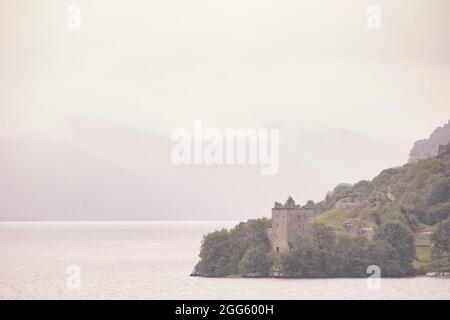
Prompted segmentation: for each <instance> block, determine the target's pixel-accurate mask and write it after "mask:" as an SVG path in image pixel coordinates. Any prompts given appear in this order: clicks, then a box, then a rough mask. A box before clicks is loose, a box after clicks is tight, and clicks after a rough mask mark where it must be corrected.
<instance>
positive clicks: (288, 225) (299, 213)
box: [269, 208, 314, 253]
mask: <svg viewBox="0 0 450 320" xmlns="http://www.w3.org/2000/svg"><path fill="white" fill-rule="evenodd" d="M313 215H314V210H313V209H305V208H295V209H291V208H283V209H281V208H274V209H272V228H271V230H270V234H269V238H270V242H271V246H272V250H273V251H277V252H281V253H287V252H288V251H289V248H293V247H294V246H296V245H297V244H298V243H299V242H300V241H302V240H305V239H308V238H311V237H312V230H313Z"/></svg>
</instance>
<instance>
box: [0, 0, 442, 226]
mask: <svg viewBox="0 0 450 320" xmlns="http://www.w3.org/2000/svg"><path fill="white" fill-rule="evenodd" d="M70 4H77V5H79V7H80V9H81V29H80V30H69V29H67V28H66V19H67V15H66V9H67V6H68V5H70ZM369 4H378V5H379V6H380V7H381V10H382V11H381V14H382V15H381V19H382V20H381V30H376V31H375V30H369V29H367V27H366V18H367V16H366V8H367V6H368V5H369ZM449 12H450V2H449V1H447V0H431V1H423V0H397V1H387V0H386V1H362V0H351V1H332V0H329V1H318V0H308V1H299V0H277V1H275V0H272V1H268V0H239V1H238V0H228V1H215V0H192V1H182V0H168V1H149V0H131V1H124V0H96V1H89V0H85V1H81V0H72V1H61V0H43V1H31V0H28V1H27V0H0V153H1V158H2V159H0V171H1V175H2V182H0V191H1V192H2V193H3V194H2V195H1V196H0V200H1V201H2V204H1V206H2V207H0V219H7V220H11V219H16V218H17V219H32V218H36V219H55V220H58V219H77V218H80V219H109V218H110V219H122V218H127V219H147V218H148V219H165V218H167V219H173V218H177V219H190V218H195V219H209V218H210V219H236V218H238V219H243V218H247V217H250V216H261V215H268V214H269V213H270V206H271V205H272V203H273V201H275V200H277V201H283V200H285V198H286V197H287V195H288V194H292V195H293V196H294V197H295V198H297V199H298V200H299V201H301V202H304V201H306V200H308V199H314V200H316V201H318V200H320V199H322V198H323V196H324V194H325V192H326V191H328V190H330V189H332V188H333V187H334V186H335V185H336V184H337V183H340V182H357V181H358V180H361V179H369V178H371V177H373V176H374V175H376V174H377V173H378V172H379V171H380V170H382V169H383V168H386V167H389V166H395V165H401V164H402V163H404V162H406V160H407V156H408V152H409V150H410V149H411V147H412V144H413V143H414V141H416V140H418V139H421V138H425V137H428V136H429V134H430V133H431V132H432V131H433V130H434V128H436V127H437V126H440V125H443V124H444V123H446V122H447V121H448V119H449V115H450V105H449V101H450V59H449V57H450V35H449V30H450V20H449V19H448V13H449ZM194 120H201V121H203V123H204V124H205V125H206V126H210V127H215V128H221V129H224V128H236V127H243V128H279V129H280V131H281V137H282V140H281V144H282V156H283V157H284V158H283V159H284V160H283V159H282V161H281V168H280V169H281V170H280V175H279V176H277V177H270V178H266V179H265V180H264V179H263V178H262V177H260V176H258V175H257V169H256V168H247V167H242V168H241V167H232V168H178V167H177V168H173V165H172V164H171V163H170V161H169V154H170V133H171V132H172V131H173V130H174V129H177V128H179V127H187V128H191V127H192V123H193V121H194ZM119 199H120V200H119ZM117 201H119V202H117ZM236 208H239V209H236ZM65 211H67V212H69V213H67V214H66V213H64V212H65Z"/></svg>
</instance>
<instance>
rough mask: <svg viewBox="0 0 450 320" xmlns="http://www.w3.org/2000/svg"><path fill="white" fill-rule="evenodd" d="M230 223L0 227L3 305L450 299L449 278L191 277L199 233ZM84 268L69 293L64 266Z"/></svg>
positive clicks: (21, 224) (11, 224)
mask: <svg viewBox="0 0 450 320" xmlns="http://www.w3.org/2000/svg"><path fill="white" fill-rule="evenodd" d="M233 225H235V222H217V221H216V222H7V223H0V298H1V299H335V298H337V299H450V279H440V278H427V277H417V278H407V279H382V282H381V289H379V290H369V289H368V288H367V284H366V279H295V280H294V279H215V278H196V277H189V274H190V272H191V271H192V269H193V266H194V265H195V263H196V262H197V260H198V252H199V247H200V241H201V239H202V235H203V234H204V233H206V232H208V231H212V230H214V229H217V228H222V227H226V228H228V227H231V226H233ZM69 265H77V266H79V267H80V268H81V287H80V289H79V290H70V289H68V287H67V284H66V281H67V278H68V276H69V274H67V273H66V269H67V266H69Z"/></svg>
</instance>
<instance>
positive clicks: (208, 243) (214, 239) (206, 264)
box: [197, 229, 232, 277]
mask: <svg viewBox="0 0 450 320" xmlns="http://www.w3.org/2000/svg"><path fill="white" fill-rule="evenodd" d="M231 249H232V247H231V244H230V235H229V233H228V231H227V230H225V229H222V230H220V231H214V232H211V233H209V234H207V235H205V236H204V237H203V241H202V247H201V250H200V262H199V263H198V264H197V269H198V271H199V273H200V274H204V275H208V276H212V277H221V276H226V275H229V274H230V272H231V270H232V265H231V264H230V262H231Z"/></svg>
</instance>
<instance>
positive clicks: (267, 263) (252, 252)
mask: <svg viewBox="0 0 450 320" xmlns="http://www.w3.org/2000/svg"><path fill="white" fill-rule="evenodd" d="M271 267H272V258H271V256H270V255H269V253H268V252H267V250H265V248H262V247H261V246H253V247H250V248H248V249H247V251H246V252H245V254H244V256H243V257H242V259H241V261H240V262H239V274H240V275H242V276H244V277H266V276H268V275H269V273H270V268H271Z"/></svg>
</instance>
